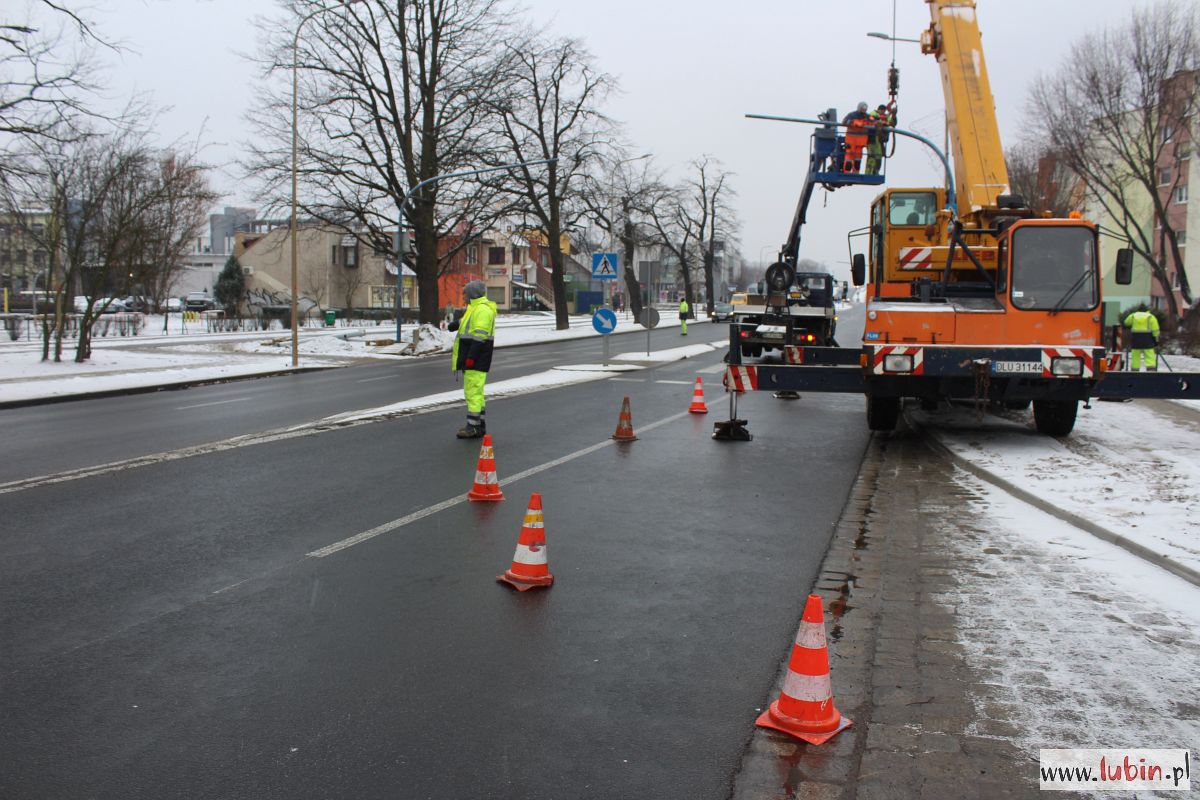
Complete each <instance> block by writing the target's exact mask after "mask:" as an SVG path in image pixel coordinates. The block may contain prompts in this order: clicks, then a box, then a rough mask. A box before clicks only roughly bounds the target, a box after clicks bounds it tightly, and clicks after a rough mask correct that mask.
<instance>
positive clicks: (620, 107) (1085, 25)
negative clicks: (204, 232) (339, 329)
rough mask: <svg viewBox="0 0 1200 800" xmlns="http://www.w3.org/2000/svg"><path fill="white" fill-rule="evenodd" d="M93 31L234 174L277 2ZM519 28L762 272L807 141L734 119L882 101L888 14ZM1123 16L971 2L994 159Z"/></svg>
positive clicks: (922, 158)
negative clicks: (701, 176) (584, 80)
mask: <svg viewBox="0 0 1200 800" xmlns="http://www.w3.org/2000/svg"><path fill="white" fill-rule="evenodd" d="M87 1H88V3H89V6H90V8H91V9H92V11H91V13H90V16H91V18H93V19H94V20H96V21H97V22H98V25H99V28H100V31H101V33H102V34H103V35H105V36H107V37H109V38H115V39H119V40H121V41H122V43H123V45H124V46H125V47H126V48H127V49H126V51H125V52H124V53H123V54H121V55H120V56H112V55H111V54H110V55H107V56H105V58H106V60H107V61H109V62H110V67H109V72H108V73H107V80H106V83H107V85H108V86H109V87H110V88H109V91H110V94H112V95H113V96H115V97H119V96H125V95H128V94H129V93H130V92H132V91H134V90H138V91H144V92H150V93H152V95H153V98H154V101H155V102H156V103H157V104H158V105H162V106H171V107H172V108H171V110H170V111H169V112H167V113H165V114H164V115H163V116H162V117H161V120H160V124H159V128H160V131H159V133H160V137H161V139H162V140H163V141H164V142H169V141H172V140H176V139H179V138H188V139H192V138H195V137H196V136H200V139H201V141H203V142H205V143H207V144H209V147H208V148H207V149H206V150H205V157H206V158H207V159H208V160H209V161H210V162H212V163H217V164H230V163H231V162H232V161H234V160H235V159H236V158H237V157H238V155H239V148H238V143H239V141H242V140H244V139H245V138H246V137H247V136H249V134H250V132H249V130H248V128H247V126H246V125H245V122H244V120H245V112H246V110H247V109H248V108H249V107H251V105H252V104H253V103H254V100H255V85H256V83H257V81H258V79H259V78H258V75H257V74H256V72H255V70H254V69H253V68H252V67H251V66H250V65H249V64H247V63H246V62H245V61H243V60H242V59H240V58H239V57H238V56H237V55H236V54H237V53H239V52H248V51H252V50H253V48H254V46H255V43H256V31H255V28H254V26H253V20H254V18H255V17H256V16H258V15H263V14H268V15H270V14H275V13H277V4H276V2H275V0H87ZM525 5H526V7H527V8H528V9H529V14H530V16H531V17H532V18H533V19H534V20H536V21H540V22H546V23H551V24H552V27H553V28H554V29H555V30H556V31H557V32H559V33H562V34H566V35H571V36H576V37H579V38H581V39H583V40H585V41H586V42H587V44H588V46H589V48H590V49H591V51H592V52H593V53H594V54H595V55H596V57H597V59H598V61H599V63H600V65H601V67H602V68H603V69H605V70H606V71H608V72H611V73H613V74H614V75H616V76H617V77H618V79H619V82H620V86H621V89H622V92H621V94H620V95H619V96H617V97H615V98H614V99H613V100H612V101H611V102H610V103H609V111H610V113H611V114H612V115H613V116H615V117H616V118H617V119H619V120H622V121H623V122H624V123H625V126H626V130H627V133H628V137H629V139H630V140H631V141H632V142H633V143H634V148H635V149H634V151H633V152H634V153H642V152H647V151H649V152H652V153H654V155H655V159H656V161H657V162H658V164H659V165H660V166H661V167H663V168H667V169H673V170H674V171H675V172H676V173H677V174H681V170H682V169H683V168H684V166H685V165H686V164H687V162H688V161H689V160H691V159H693V158H695V157H697V156H700V155H701V154H708V155H711V156H714V157H716V158H717V159H719V160H720V161H721V162H722V163H723V164H724V165H725V167H726V168H727V169H728V170H729V171H730V172H732V173H734V178H733V185H734V186H735V187H736V189H737V192H738V198H737V200H736V207H737V211H738V215H739V217H740V220H741V250H742V253H743V254H744V255H745V257H746V258H747V259H748V260H751V261H757V260H758V259H759V258H761V257H770V256H772V255H773V254H774V253H775V252H776V251H777V249H778V247H779V245H780V243H781V242H782V240H783V239H784V238H785V236H786V234H787V229H788V226H789V224H790V222H791V217H792V213H793V211H794V209H795V204H796V200H797V197H798V195H799V190H800V186H801V183H802V181H803V177H804V172H805V169H806V167H807V159H808V140H809V133H810V130H809V129H808V128H807V127H802V126H799V125H790V124H784V123H777V122H764V121H757V120H747V119H745V118H744V115H745V114H747V113H762V114H775V115H780V116H801V117H812V116H814V115H815V114H817V113H818V112H820V111H822V110H823V109H825V108H828V107H836V108H837V110H838V113H839V115H841V114H845V113H846V112H847V111H848V110H850V109H851V108H852V107H853V106H854V105H855V104H856V103H857V102H858V101H859V100H865V101H867V102H868V103H870V104H871V105H872V107H874V105H876V104H877V103H879V102H885V101H886V99H887V97H886V88H887V84H886V79H887V69H888V66H889V63H890V62H891V60H892V49H893V45H892V44H891V43H890V42H885V41H881V40H878V39H871V38H868V37H867V36H866V33H867V32H868V31H884V32H889V33H890V32H891V30H892V18H893V3H892V0H861V2H858V3H855V4H850V3H846V2H830V1H829V0H826V2H816V1H815V0H742V2H738V3H728V2H726V3H714V2H707V1H706V0H691V2H682V0H603V2H581V0H570V2H567V3H563V2H561V1H560V2H553V0H526V2H525ZM1130 7H1131V4H1130V3H1129V2H1128V0H1004V2H999V0H980V2H979V3H978V9H979V23H980V28H981V30H982V31H983V35H984V39H983V42H984V50H985V57H986V59H987V64H988V70H989V74H990V76H991V80H992V87H993V91H994V93H995V95H996V104H997V113H998V115H999V119H1000V128H1001V132H1002V135H1003V137H1004V142H1005V144H1006V145H1008V144H1011V143H1013V142H1015V141H1016V139H1017V138H1018V137H1019V136H1020V134H1021V129H1022V125H1023V122H1024V120H1025V112H1024V107H1025V97H1026V93H1027V90H1028V87H1029V85H1030V83H1031V81H1032V80H1033V79H1034V78H1035V77H1036V75H1037V74H1038V72H1039V71H1040V70H1053V69H1055V68H1056V67H1057V66H1058V65H1059V64H1060V63H1061V60H1062V58H1063V57H1064V56H1065V55H1066V51H1067V49H1068V47H1069V45H1070V43H1071V42H1072V41H1074V40H1075V39H1077V38H1078V37H1079V36H1081V35H1083V34H1084V33H1086V32H1089V31H1098V30H1100V29H1102V28H1103V27H1105V26H1113V25H1119V24H1121V23H1123V22H1124V21H1125V20H1126V19H1127V18H1128V15H1129V9H1130ZM928 25H929V11H928V6H927V5H926V4H925V3H924V2H922V0H897V4H896V36H898V37H905V38H912V39H916V38H918V37H919V35H920V32H921V31H922V30H923V29H924V28H926V27H927V26H928ZM895 49H896V64H897V66H898V67H899V68H900V82H901V85H900V98H899V104H900V122H899V124H900V127H907V128H910V129H914V130H917V131H919V132H922V133H924V134H926V135H928V137H929V138H931V139H934V140H935V141H939V142H940V141H941V138H942V133H941V131H942V116H941V115H942V108H943V100H942V92H941V82H940V79H939V77H938V71H937V66H936V62H935V61H934V60H933V58H932V57H929V56H922V55H921V54H920V48H919V46H918V45H916V44H911V43H906V42H900V43H897V44H896V45H895ZM901 144H902V146H901V147H900V148H899V149H898V150H897V154H896V157H895V159H893V162H894V163H892V164H890V165H889V167H888V182H889V184H890V185H892V186H923V185H931V184H936V183H938V182H940V172H939V171H938V170H937V169H935V167H934V165H933V162H932V160H931V157H930V156H929V155H928V154H926V153H924V152H921V146H920V145H918V144H916V143H914V142H902V143H901ZM238 177H239V176H238V175H237V174H236V171H235V170H234V169H232V168H230V169H229V170H227V171H225V172H223V173H222V174H221V175H220V176H218V179H217V184H218V188H219V189H220V190H221V191H225V192H228V193H229V195H228V197H227V198H226V202H227V203H228V204H232V205H253V198H252V197H251V196H250V194H249V192H247V191H246V190H245V189H244V188H241V187H239V182H238ZM875 193H876V190H875V189H874V188H869V187H855V188H846V189H842V190H840V191H838V192H837V193H836V194H829V195H826V194H825V193H824V192H820V191H818V193H817V194H816V195H815V196H814V198H813V204H812V207H811V208H810V212H809V216H808V219H809V224H808V226H806V231H805V233H804V237H803V242H802V245H801V256H802V257H809V258H814V259H817V260H818V261H823V262H825V263H827V264H828V265H829V266H830V267H831V268H833V269H834V271H835V272H837V273H839V274H841V275H846V274H848V266H847V263H846V262H848V260H849V257H848V255H847V248H846V232H847V231H848V230H849V229H851V228H856V227H860V226H862V225H865V224H866V216H867V208H868V206H869V204H870V201H871V199H872V198H873V197H874V195H875Z"/></svg>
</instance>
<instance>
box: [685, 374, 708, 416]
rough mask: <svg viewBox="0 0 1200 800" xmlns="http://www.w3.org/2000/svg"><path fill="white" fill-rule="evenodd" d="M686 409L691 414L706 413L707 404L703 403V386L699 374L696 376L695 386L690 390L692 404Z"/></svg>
mask: <svg viewBox="0 0 1200 800" xmlns="http://www.w3.org/2000/svg"><path fill="white" fill-rule="evenodd" d="M688 411H690V412H692V413H693V414H707V413H708V406H706V405H704V387H703V386H702V385H701V384H700V376H699V375H697V376H696V388H695V389H693V390H692V404H691V405H690V406H688Z"/></svg>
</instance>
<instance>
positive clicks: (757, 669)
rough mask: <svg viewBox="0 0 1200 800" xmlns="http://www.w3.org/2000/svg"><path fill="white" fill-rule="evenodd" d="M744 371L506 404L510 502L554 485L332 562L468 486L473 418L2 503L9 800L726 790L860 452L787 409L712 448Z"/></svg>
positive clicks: (835, 403) (121, 476) (370, 429)
mask: <svg viewBox="0 0 1200 800" xmlns="http://www.w3.org/2000/svg"><path fill="white" fill-rule="evenodd" d="M689 338H691V337H689ZM705 338H711V337H705ZM680 341H681V340H680ZM500 355H501V356H502V355H503V351H501V354H500ZM719 359H720V352H719V351H718V352H714V353H713V354H711V355H709V356H706V357H703V358H699V359H689V360H687V361H684V362H679V363H676V364H671V365H668V366H664V367H660V368H658V369H655V370H652V371H648V372H643V373H638V374H636V375H633V376H627V377H625V378H624V379H620V380H616V379H608V380H603V381H599V382H596V383H592V384H585V385H582V386H575V387H567V388H562V389H555V390H551V391H545V392H540V393H536V394H531V395H527V396H523V397H515V398H509V399H505V400H501V401H496V402H493V403H491V404H489V408H488V422H489V429H490V430H491V431H492V432H493V433H494V435H495V439H496V458H497V468H498V472H499V477H500V478H501V480H504V479H506V478H507V477H508V476H515V475H517V474H518V473H521V472H524V471H526V470H531V469H537V468H541V471H539V472H536V474H534V475H531V476H530V477H526V478H522V479H520V480H517V481H515V482H513V483H511V484H509V485H506V486H505V487H504V492H505V495H506V497H507V499H506V500H505V501H504V502H503V503H499V504H488V505H479V504H470V503H460V504H456V505H451V506H449V507H447V508H443V509H442V510H438V511H435V512H432V513H429V514H428V515H426V516H422V517H420V518H419V519H416V520H415V521H413V522H411V523H409V524H407V525H400V526H398V527H395V528H393V529H391V530H389V531H387V532H385V533H382V534H380V535H378V536H375V537H374V538H370V539H368V540H366V541H363V542H362V543H360V544H357V545H355V546H352V547H349V548H347V549H344V550H340V551H338V552H335V553H333V554H332V555H329V556H328V557H324V558H315V557H310V556H307V555H306V554H307V553H310V552H312V551H314V550H316V549H318V548H321V547H325V546H327V545H330V544H332V543H335V542H339V541H343V540H345V539H347V538H348V537H351V536H354V535H355V534H359V533H362V532H364V531H368V530H370V529H372V528H376V527H377V526H380V525H383V524H385V523H389V522H392V521H394V520H398V519H402V518H404V517H406V516H407V515H413V514H414V512H420V511H421V510H422V509H427V508H429V507H430V506H433V505H436V504H439V503H441V502H442V501H447V500H452V499H454V498H456V497H459V496H461V495H462V493H463V492H465V490H466V489H468V488H470V485H471V482H472V479H473V476H474V471H475V467H476V462H477V456H478V443H473V442H460V441H457V440H455V439H454V438H453V431H454V430H455V429H456V428H457V427H458V426H459V425H460V424H461V421H462V420H461V415H462V412H461V409H452V410H447V411H442V412H437V413H431V414H425V415H419V416H412V417H406V418H403V419H399V420H395V421H390V422H383V423H375V424H369V425H363V426H359V427H353V428H345V429H339V430H333V431H328V432H324V433H320V434H318V435H315V436H310V437H305V438H298V439H291V440H286V441H279V442H274V443H269V444H262V445H257V446H252V447H246V448H241V449H237V450H231V451H227V452H223V453H218V454H214V455H207V456H199V457H194V458H189V459H184V460H181V461H175V462H170V463H165V464H159V465H155V466H153V467H148V468H142V469H135V470H129V471H125V472H119V473H114V474H108V475H104V476H102V477H95V478H88V479H85V480H81V481H74V482H70V483H63V484H56V485H49V486H40V487H37V488H34V489H29V490H26V491H22V492H17V493H13V494H9V495H5V496H2V497H0V513H2V514H3V517H4V518H5V519H7V520H14V519H15V520H24V521H25V523H24V524H22V525H19V526H17V527H16V528H15V529H12V528H10V529H9V530H8V531H7V532H6V534H5V535H4V537H3V538H2V539H0V602H2V603H3V605H4V608H5V610H6V613H5V615H4V618H3V620H2V621H0V692H2V695H3V707H4V719H5V724H4V725H3V726H2V727H0V743H2V744H3V747H4V752H5V758H4V760H3V766H2V767H0V796H3V797H104V798H108V797H112V798H169V797H181V798H183V797H186V798H194V797H227V798H325V797H337V798H341V797H356V798H375V797H379V798H384V797H389V798H391V797H414V798H415V797H429V798H465V797H497V798H501V797H504V798H507V797H513V798H517V797H520V798H542V797H545V798H550V797H572V798H575V797H595V798H625V797H628V798H645V797H662V798H676V797H678V798H721V797H725V796H727V795H728V793H729V790H730V786H731V781H732V777H733V774H734V771H735V770H736V768H737V765H738V763H739V760H740V758H741V754H742V750H743V747H744V746H745V744H746V742H747V741H748V740H749V737H750V733H751V728H752V725H753V720H754V718H755V716H756V715H757V712H758V709H759V708H761V706H762V705H763V703H764V702H767V701H769V700H770V699H773V698H771V697H770V692H771V688H772V684H773V682H774V681H775V680H776V677H777V674H778V670H779V668H780V664H781V662H782V661H783V659H784V658H785V657H786V656H787V654H788V652H789V650H790V647H791V642H792V636H793V635H794V633H795V629H796V624H797V620H798V618H799V615H800V611H801V608H802V605H803V600H804V596H805V594H806V593H807V591H808V590H809V589H810V588H811V586H812V583H813V580H814V578H815V576H816V572H817V569H818V566H819V564H820V561H821V558H822V556H823V554H824V552H825V548H826V544H827V542H828V539H829V536H830V533H831V530H832V526H833V524H834V522H835V520H836V518H837V515H838V512H839V510H840V508H841V506H842V503H843V502H844V500H845V497H846V494H847V491H848V488H849V486H850V483H851V481H852V479H853V476H854V475H855V473H856V471H857V469H858V465H859V461H860V459H861V456H862V453H863V450H864V447H865V443H866V441H867V433H866V431H865V425H864V424H863V411H862V399H861V398H860V397H857V396H836V395H831V396H825V397H821V396H816V395H814V396H811V397H806V398H805V399H804V400H801V401H799V402H790V403H789V402H782V401H778V400H775V399H773V398H772V397H771V396H770V395H769V394H768V393H765V392H763V393H757V394H754V395H750V396H747V397H746V398H744V399H743V400H742V402H741V404H740V407H739V410H740V412H741V413H740V415H741V416H744V417H747V418H749V419H750V420H751V430H752V432H753V433H754V434H755V439H754V441H753V442H750V443H736V444H730V443H718V442H714V441H713V440H712V439H711V438H710V432H711V429H712V423H713V421H714V420H715V419H717V418H718V417H719V416H720V415H721V414H722V412H724V411H725V409H726V404H725V399H724V395H723V394H721V393H720V392H718V391H717V387H718V386H719V383H720V375H719V372H718V371H717V370H719V366H718V364H719ZM706 370H709V371H706ZM696 374H701V375H703V377H704V381H705V386H706V397H707V401H708V405H709V409H710V413H709V414H708V415H707V416H699V415H688V414H686V413H683V412H685V410H686V408H687V406H688V404H689V402H690V400H691V392H692V385H691V384H692V381H694V378H695V375H696ZM624 395H629V396H630V397H631V401H632V407H633V424H634V428H635V431H636V432H637V433H638V435H639V437H640V439H639V441H637V442H633V443H630V444H622V445H617V444H612V443H610V439H609V437H610V436H611V434H612V431H613V429H614V427H615V424H616V419H617V411H618V409H619V406H620V401H621V398H622V396H624ZM593 446H596V447H594V449H589V448H593ZM564 459H565V460H564ZM551 462H557V463H554V464H553V465H550V464H551ZM547 465H550V466H547ZM533 491H538V492H541V493H542V495H543V498H544V503H545V515H546V532H547V537H548V542H549V554H550V568H551V571H552V572H553V573H554V574H555V575H556V577H557V582H556V584H555V585H554V586H553V587H552V588H551V589H549V590H546V591H534V592H527V593H523V594H518V593H516V592H514V591H512V590H510V589H509V588H508V587H506V586H503V585H501V584H498V583H496V582H495V580H494V578H495V575H497V574H498V573H499V572H501V571H503V570H504V569H505V568H506V567H508V565H509V562H510V560H511V558H512V553H513V547H514V544H515V542H516V537H517V535H518V533H519V530H520V525H521V519H522V516H523V513H524V510H525V506H526V502H527V500H528V499H529V494H530V492H533ZM163 509H169V513H164V512H163V511H162V510H163Z"/></svg>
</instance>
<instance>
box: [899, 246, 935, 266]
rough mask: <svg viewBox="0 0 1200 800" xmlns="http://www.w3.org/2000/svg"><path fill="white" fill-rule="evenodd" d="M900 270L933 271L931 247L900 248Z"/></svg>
mask: <svg viewBox="0 0 1200 800" xmlns="http://www.w3.org/2000/svg"><path fill="white" fill-rule="evenodd" d="M899 262H900V269H905V270H908V269H933V248H932V247H901V248H900V259H899Z"/></svg>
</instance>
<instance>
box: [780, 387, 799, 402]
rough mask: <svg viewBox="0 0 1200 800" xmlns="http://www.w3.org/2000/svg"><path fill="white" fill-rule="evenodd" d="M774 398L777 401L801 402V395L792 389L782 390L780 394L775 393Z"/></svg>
mask: <svg viewBox="0 0 1200 800" xmlns="http://www.w3.org/2000/svg"><path fill="white" fill-rule="evenodd" d="M774 397H775V399H776V400H799V399H800V393H799V392H794V391H792V390H791V389H780V390H779V391H778V392H775V394H774Z"/></svg>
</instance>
